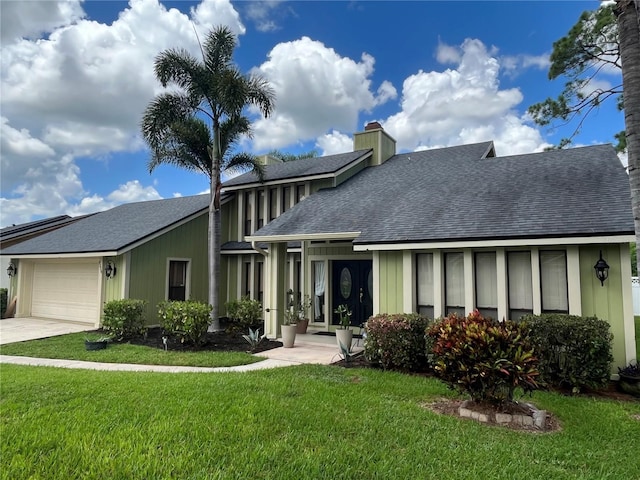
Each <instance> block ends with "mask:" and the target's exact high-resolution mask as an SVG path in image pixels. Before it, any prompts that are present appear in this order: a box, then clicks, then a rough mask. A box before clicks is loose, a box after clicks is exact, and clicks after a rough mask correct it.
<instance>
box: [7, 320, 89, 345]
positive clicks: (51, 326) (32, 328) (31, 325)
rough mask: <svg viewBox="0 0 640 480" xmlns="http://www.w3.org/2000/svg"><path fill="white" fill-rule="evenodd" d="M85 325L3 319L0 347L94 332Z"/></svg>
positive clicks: (52, 321)
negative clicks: (69, 334)
mask: <svg viewBox="0 0 640 480" xmlns="http://www.w3.org/2000/svg"><path fill="white" fill-rule="evenodd" d="M95 328H96V327H94V326H93V325H89V324H86V323H74V322H65V321H63V320H45V319H42V318H30V317H29V318H3V319H2V320H0V345H4V344H6V343H15V342H23V341H25V340H34V339H36V338H47V337H54V336H56V335H65V334H67V333H74V332H86V331H89V330H95Z"/></svg>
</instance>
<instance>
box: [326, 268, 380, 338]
mask: <svg viewBox="0 0 640 480" xmlns="http://www.w3.org/2000/svg"><path fill="white" fill-rule="evenodd" d="M332 285H333V292H332V300H333V303H332V308H333V310H335V309H336V308H338V306H339V305H343V304H344V305H347V306H348V307H349V310H351V312H352V315H351V325H355V326H360V325H362V324H363V323H364V322H366V321H367V319H368V318H369V317H370V316H371V315H372V314H373V298H372V295H373V271H372V262H371V260H334V261H333V263H332ZM332 319H333V321H332V323H333V324H334V325H337V324H339V323H340V316H339V315H338V314H337V313H335V312H334V313H333V315H332Z"/></svg>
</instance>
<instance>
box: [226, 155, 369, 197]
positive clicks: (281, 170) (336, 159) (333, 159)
mask: <svg viewBox="0 0 640 480" xmlns="http://www.w3.org/2000/svg"><path fill="white" fill-rule="evenodd" d="M369 152H371V150H370V149H369V150H356V151H355V152H347V153H339V154H337V155H327V156H326V157H313V158H303V159H300V160H296V161H294V162H283V163H276V164H273V165H266V166H265V167H264V174H265V177H264V182H271V181H277V180H289V179H293V178H304V177H310V176H318V175H328V176H330V175H332V174H335V173H337V172H338V171H339V170H341V169H342V168H344V167H346V166H347V165H349V164H351V163H355V162H357V161H359V160H362V159H363V158H364V157H365V155H366V154H367V153H369ZM257 182H258V176H257V175H256V174H255V173H253V172H248V173H245V174H242V175H239V176H237V177H235V178H232V179H231V180H227V181H226V182H224V184H223V185H222V188H228V187H237V186H244V185H249V184H252V183H257Z"/></svg>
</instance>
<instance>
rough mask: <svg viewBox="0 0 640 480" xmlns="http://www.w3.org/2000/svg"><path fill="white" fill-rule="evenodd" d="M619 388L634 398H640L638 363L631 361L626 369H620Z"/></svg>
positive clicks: (639, 368)
mask: <svg viewBox="0 0 640 480" xmlns="http://www.w3.org/2000/svg"><path fill="white" fill-rule="evenodd" d="M618 375H619V376H620V380H618V387H619V388H620V390H622V391H623V392H625V393H629V394H631V395H633V396H634V397H640V365H638V362H637V361H633V360H632V361H631V362H630V363H629V365H627V366H626V367H624V368H621V367H618Z"/></svg>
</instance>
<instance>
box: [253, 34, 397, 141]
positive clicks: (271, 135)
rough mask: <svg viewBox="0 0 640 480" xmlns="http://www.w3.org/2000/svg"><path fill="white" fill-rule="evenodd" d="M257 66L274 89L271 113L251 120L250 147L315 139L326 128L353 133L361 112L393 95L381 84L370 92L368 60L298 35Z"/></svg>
mask: <svg viewBox="0 0 640 480" xmlns="http://www.w3.org/2000/svg"><path fill="white" fill-rule="evenodd" d="M268 56H269V59H268V60H267V61H266V62H264V63H263V64H262V65H260V67H259V68H258V69H257V71H258V72H259V73H261V74H262V75H263V76H264V77H265V78H266V79H267V80H269V82H270V83H271V86H272V87H273V88H274V90H275V93H276V98H277V104H276V107H277V108H276V111H275V112H274V114H273V116H272V117H270V118H268V119H259V120H258V121H256V122H255V124H254V130H255V136H254V147H255V148H256V150H258V151H260V150H267V149H271V148H280V147H282V146H285V145H290V144H292V143H294V142H300V141H306V140H309V139H312V138H316V137H318V136H320V135H322V134H323V133H324V132H326V131H327V130H328V129H329V128H335V129H337V130H346V131H353V129H354V128H356V125H357V122H358V115H359V113H360V112H362V111H370V110H371V109H372V108H373V107H375V106H376V105H379V104H381V103H384V102H386V101H387V100H389V99H390V98H394V96H395V95H397V94H396V93H395V89H394V88H393V86H392V85H391V84H390V83H389V82H384V83H383V84H382V85H381V86H380V88H379V90H378V96H376V95H374V94H373V93H372V91H371V87H372V86H371V79H370V77H371V75H372V74H373V66H374V63H375V60H374V58H373V57H372V56H371V55H369V54H367V53H363V54H362V57H361V59H360V61H359V62H356V61H354V60H352V59H350V58H347V57H342V56H340V55H339V54H338V53H337V52H336V51H335V50H334V49H332V48H329V47H326V46H325V45H324V44H323V43H322V42H318V41H315V40H311V39H310V38H308V37H302V38H300V39H299V40H294V41H291V42H285V43H280V44H278V45H276V46H275V47H274V48H273V49H272V50H271V51H270V52H269V55H268Z"/></svg>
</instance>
